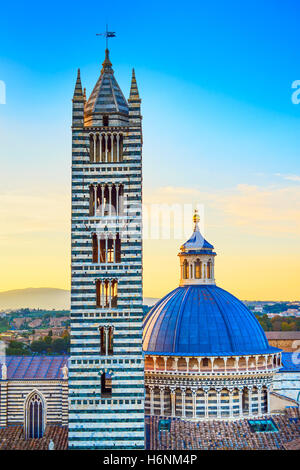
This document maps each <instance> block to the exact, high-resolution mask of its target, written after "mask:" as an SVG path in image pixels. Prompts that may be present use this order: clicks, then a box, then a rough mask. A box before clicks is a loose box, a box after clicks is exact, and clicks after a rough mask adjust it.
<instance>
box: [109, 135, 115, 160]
mask: <svg viewBox="0 0 300 470" xmlns="http://www.w3.org/2000/svg"><path fill="white" fill-rule="evenodd" d="M110 142H111V158H110V160H111V161H112V162H113V161H114V135H113V134H111V135H110Z"/></svg>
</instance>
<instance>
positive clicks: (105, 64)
mask: <svg viewBox="0 0 300 470" xmlns="http://www.w3.org/2000/svg"><path fill="white" fill-rule="evenodd" d="M104 72H107V73H114V71H113V69H112V63H111V61H110V60H109V50H108V49H105V59H104V62H103V63H102V70H101V74H103V73H104Z"/></svg>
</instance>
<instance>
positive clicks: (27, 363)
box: [0, 356, 68, 380]
mask: <svg viewBox="0 0 300 470" xmlns="http://www.w3.org/2000/svg"><path fill="white" fill-rule="evenodd" d="M0 359H2V358H0ZM3 359H5V363H6V366H7V379H8V380H20V379H24V380H25V379H26V380H31V379H32V380H47V379H49V380H53V379H58V380H59V379H63V372H62V368H63V367H64V366H67V365H68V356H6V357H4V358H3ZM2 362H3V360H0V366H1V363H2ZM0 378H1V374H0Z"/></svg>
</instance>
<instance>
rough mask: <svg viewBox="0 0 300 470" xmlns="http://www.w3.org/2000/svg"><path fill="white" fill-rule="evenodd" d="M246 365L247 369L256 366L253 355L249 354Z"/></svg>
mask: <svg viewBox="0 0 300 470" xmlns="http://www.w3.org/2000/svg"><path fill="white" fill-rule="evenodd" d="M248 367H249V369H255V367H256V361H255V357H254V356H250V357H249V360H248Z"/></svg>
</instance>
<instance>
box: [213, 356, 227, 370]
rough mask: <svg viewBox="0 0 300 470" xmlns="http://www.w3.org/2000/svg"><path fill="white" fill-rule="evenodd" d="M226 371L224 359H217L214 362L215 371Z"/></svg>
mask: <svg viewBox="0 0 300 470" xmlns="http://www.w3.org/2000/svg"><path fill="white" fill-rule="evenodd" d="M216 369H219V370H225V361H224V358H223V357H216V358H215V360H214V370H216Z"/></svg>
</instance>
